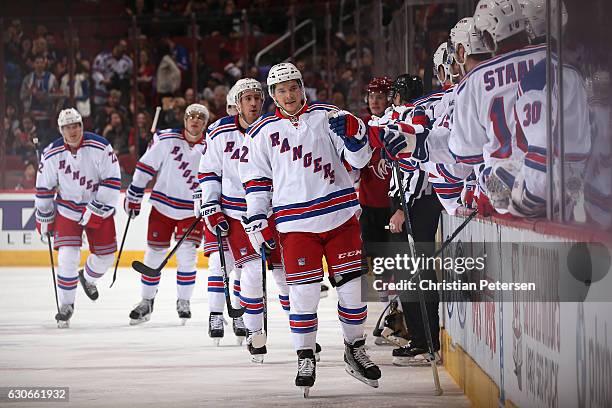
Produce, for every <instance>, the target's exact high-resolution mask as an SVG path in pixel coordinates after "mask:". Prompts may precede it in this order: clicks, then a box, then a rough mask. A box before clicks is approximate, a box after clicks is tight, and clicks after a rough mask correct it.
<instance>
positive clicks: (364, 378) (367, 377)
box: [344, 337, 380, 388]
mask: <svg viewBox="0 0 612 408" xmlns="http://www.w3.org/2000/svg"><path fill="white" fill-rule="evenodd" d="M344 363H345V364H344V369H345V370H346V372H347V373H349V374H350V375H352V376H353V377H355V378H356V379H358V380H359V381H361V382H363V383H364V384H367V385H369V386H370V387H374V388H378V379H379V378H380V369H379V368H378V366H377V365H376V364H374V363H373V362H372V360H370V357H369V356H368V354H367V353H366V350H365V337H364V338H361V339H359V340H355V341H354V342H353V344H350V343H347V342H346V341H345V342H344Z"/></svg>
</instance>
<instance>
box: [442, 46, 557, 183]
mask: <svg viewBox="0 0 612 408" xmlns="http://www.w3.org/2000/svg"><path fill="white" fill-rule="evenodd" d="M545 56H546V47H545V46H543V45H538V46H528V47H525V48H522V49H519V50H515V51H510V52H507V53H505V54H502V55H499V56H497V57H494V58H491V59H489V60H487V61H484V62H481V63H480V64H478V65H477V66H476V67H474V69H472V70H471V71H470V72H469V73H468V74H467V75H466V76H465V77H464V78H463V79H462V80H461V82H460V83H459V85H457V94H456V99H455V110H454V115H455V117H454V119H453V126H452V128H451V134H450V139H449V148H450V151H451V153H452V154H453V155H454V157H455V159H456V161H457V162H458V163H465V164H470V165H473V166H480V165H481V164H483V163H484V172H483V174H484V175H485V176H486V174H488V172H489V171H490V167H491V166H492V165H493V163H494V162H495V161H497V160H505V159H515V160H521V159H522V158H523V156H524V153H525V152H526V150H527V145H526V143H525V140H524V138H521V137H520V134H518V133H517V131H516V120H515V117H514V104H515V102H516V91H517V89H518V83H519V81H520V80H521V78H523V77H524V76H525V74H527V72H529V70H531V69H533V67H534V66H535V64H537V63H538V62H540V61H541V60H542V59H544V58H545ZM481 184H482V183H481ZM481 187H483V186H482V185H481Z"/></svg>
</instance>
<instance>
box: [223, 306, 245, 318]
mask: <svg viewBox="0 0 612 408" xmlns="http://www.w3.org/2000/svg"><path fill="white" fill-rule="evenodd" d="M227 314H228V315H229V317H231V318H232V319H236V318H238V317H240V316H242V315H243V314H244V308H243V307H241V308H240V309H234V308H233V307H231V306H230V305H228V306H227Z"/></svg>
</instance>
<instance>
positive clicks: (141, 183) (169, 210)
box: [129, 129, 205, 220]
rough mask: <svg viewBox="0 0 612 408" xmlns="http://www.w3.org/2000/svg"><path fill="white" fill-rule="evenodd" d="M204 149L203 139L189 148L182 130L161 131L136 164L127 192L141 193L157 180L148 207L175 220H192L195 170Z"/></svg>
mask: <svg viewBox="0 0 612 408" xmlns="http://www.w3.org/2000/svg"><path fill="white" fill-rule="evenodd" d="M204 147H205V142H204V135H202V137H201V138H200V140H198V141H197V142H196V143H194V144H191V143H189V142H188V141H187V139H185V136H184V130H181V129H165V130H160V131H159V134H158V135H157V136H156V138H155V142H154V143H153V144H152V145H151V146H150V147H149V149H148V150H147V152H146V153H145V154H144V155H143V156H142V157H141V158H140V160H138V163H136V171H135V172H134V178H133V179H132V184H131V185H130V187H129V188H130V189H132V190H134V191H135V192H136V193H142V192H144V189H145V188H146V187H147V184H148V183H149V181H150V180H151V179H152V178H153V177H156V180H155V185H154V186H153V191H152V192H151V198H150V200H151V205H152V206H153V207H154V208H155V209H156V210H157V211H159V212H160V213H162V214H163V215H165V216H167V217H169V218H172V219H175V220H182V219H185V218H189V217H193V197H192V194H193V190H195V189H196V188H197V187H198V179H197V174H198V166H199V164H200V156H201V155H202V154H201V153H202V150H203V149H204Z"/></svg>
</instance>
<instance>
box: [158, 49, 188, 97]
mask: <svg viewBox="0 0 612 408" xmlns="http://www.w3.org/2000/svg"><path fill="white" fill-rule="evenodd" d="M181 78H182V74H181V69H180V68H179V67H178V65H176V62H174V60H173V59H172V57H171V56H170V55H164V57H163V58H162V60H161V62H160V63H159V66H158V67H157V80H156V83H157V94H158V95H160V96H162V97H163V95H166V96H172V95H174V93H175V92H176V91H178V90H179V89H180V87H181Z"/></svg>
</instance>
